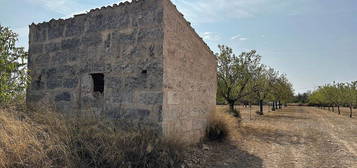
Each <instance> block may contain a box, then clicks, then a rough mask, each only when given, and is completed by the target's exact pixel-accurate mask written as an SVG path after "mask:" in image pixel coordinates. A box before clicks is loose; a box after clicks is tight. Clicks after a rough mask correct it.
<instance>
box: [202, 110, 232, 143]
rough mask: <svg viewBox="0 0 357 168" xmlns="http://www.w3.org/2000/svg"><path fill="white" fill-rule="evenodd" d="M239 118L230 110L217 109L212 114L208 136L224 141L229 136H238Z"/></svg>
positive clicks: (209, 138) (211, 138) (210, 138)
mask: <svg viewBox="0 0 357 168" xmlns="http://www.w3.org/2000/svg"><path fill="white" fill-rule="evenodd" d="M238 127H239V119H237V118H236V117H234V116H232V115H231V114H230V113H228V112H224V111H218V110H217V111H216V112H215V113H213V114H212V115H211V116H210V119H209V123H208V126H207V128H206V138H207V139H208V140H210V141H223V140H225V139H227V138H229V137H234V136H237V134H236V132H237V129H238Z"/></svg>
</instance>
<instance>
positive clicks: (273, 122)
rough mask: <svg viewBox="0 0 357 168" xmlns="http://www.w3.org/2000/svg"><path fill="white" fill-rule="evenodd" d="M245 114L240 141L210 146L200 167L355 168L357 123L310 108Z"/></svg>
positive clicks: (203, 151)
mask: <svg viewBox="0 0 357 168" xmlns="http://www.w3.org/2000/svg"><path fill="white" fill-rule="evenodd" d="M242 114H243V119H244V120H243V123H242V126H241V128H240V129H239V131H238V133H239V134H240V136H239V138H235V139H232V140H231V141H229V142H225V143H221V144H208V145H209V148H210V149H209V150H207V151H205V150H201V151H199V152H201V155H200V156H199V158H198V160H200V159H202V158H203V161H201V163H199V164H196V167H200V166H202V167H267V168H275V167H276V168H320V167H321V168H330V167H331V168H334V167H335V168H357V119H350V118H348V117H344V116H338V115H337V114H335V113H331V112H328V111H324V110H320V109H316V108H310V107H289V108H286V109H284V110H281V111H276V112H269V113H267V114H266V115H265V116H262V117H257V118H255V120H249V113H248V112H245V111H243V113H242ZM200 157H201V158H200ZM198 165H200V166H198ZM193 167H195V166H193Z"/></svg>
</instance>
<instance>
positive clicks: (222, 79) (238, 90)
mask: <svg viewBox="0 0 357 168" xmlns="http://www.w3.org/2000/svg"><path fill="white" fill-rule="evenodd" d="M218 47H219V50H220V52H219V53H217V54H216V57H217V61H218V66H217V76H218V91H217V102H218V103H219V104H228V105H229V111H230V112H231V113H233V114H234V115H235V116H237V117H240V112H239V111H238V110H236V109H235V108H234V106H235V105H236V104H238V103H247V102H248V103H249V104H251V103H253V104H259V106H260V109H259V112H258V114H261V115H263V114H264V111H263V105H264V104H266V103H271V105H272V110H273V111H275V110H276V109H281V108H282V106H283V105H286V104H287V103H288V102H290V101H291V100H292V98H293V89H292V84H291V83H290V82H289V80H288V79H287V77H286V75H284V74H280V73H279V72H278V71H276V70H274V69H273V68H271V67H268V66H266V65H264V64H262V63H261V56H260V55H258V54H257V52H256V51H255V50H251V51H250V52H242V53H241V54H240V55H238V56H237V55H235V54H234V53H233V50H232V48H230V47H227V46H224V45H219V46H218Z"/></svg>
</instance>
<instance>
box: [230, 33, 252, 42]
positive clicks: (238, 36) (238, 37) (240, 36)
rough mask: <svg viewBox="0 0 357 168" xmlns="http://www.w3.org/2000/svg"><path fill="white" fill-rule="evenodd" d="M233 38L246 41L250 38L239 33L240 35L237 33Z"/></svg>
mask: <svg viewBox="0 0 357 168" xmlns="http://www.w3.org/2000/svg"><path fill="white" fill-rule="evenodd" d="M231 40H240V41H246V40H248V38H247V37H242V35H240V34H238V35H235V36H233V37H232V38H231Z"/></svg>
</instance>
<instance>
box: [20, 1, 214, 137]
mask: <svg viewBox="0 0 357 168" xmlns="http://www.w3.org/2000/svg"><path fill="white" fill-rule="evenodd" d="M29 40H30V44H29V70H30V76H31V78H32V82H31V86H30V88H29V89H28V91H27V102H28V104H29V105H48V106H52V107H54V108H55V110H56V111H58V112H62V113H65V114H67V115H78V116H82V115H103V116H107V117H110V118H115V119H122V120H125V121H130V122H135V123H147V124H151V125H153V126H155V127H157V128H159V130H160V132H161V133H163V134H164V135H165V136H177V137H180V138H181V139H182V140H185V141H188V142H197V141H198V140H199V139H200V138H201V137H202V135H203V134H204V130H205V126H206V124H207V118H208V115H209V114H210V113H211V112H213V111H214V110H215V105H216V58H215V56H214V55H213V53H212V51H211V50H210V49H209V47H208V46H207V45H206V44H205V43H204V42H203V40H202V39H201V38H200V37H199V36H198V35H197V34H196V32H195V31H194V30H193V29H192V28H191V26H190V24H189V23H188V22H187V21H186V20H185V19H184V17H183V15H182V14H181V13H179V12H178V11H177V9H176V7H175V6H174V5H173V4H172V3H171V2H170V1H169V0H139V1H134V0H133V2H131V3H130V2H125V3H120V4H118V5H113V6H108V7H102V8H101V9H93V10H91V11H89V12H87V13H86V14H80V15H75V16H74V17H72V18H69V19H66V20H62V19H59V20H51V21H49V22H45V23H40V24H32V25H30V35H29Z"/></svg>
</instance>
